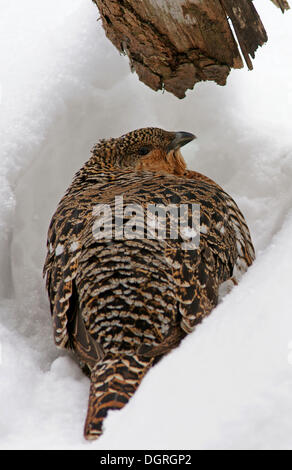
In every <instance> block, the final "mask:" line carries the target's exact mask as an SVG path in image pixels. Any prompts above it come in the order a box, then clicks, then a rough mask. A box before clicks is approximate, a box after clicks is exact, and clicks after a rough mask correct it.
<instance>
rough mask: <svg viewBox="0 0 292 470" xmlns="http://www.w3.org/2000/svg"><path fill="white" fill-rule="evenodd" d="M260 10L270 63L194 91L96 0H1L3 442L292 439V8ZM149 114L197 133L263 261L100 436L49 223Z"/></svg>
mask: <svg viewBox="0 0 292 470" xmlns="http://www.w3.org/2000/svg"><path fill="white" fill-rule="evenodd" d="M256 7H257V8H258V11H259V13H260V14H261V16H262V19H263V21H264V24H265V26H266V28H267V31H268V34H269V42H268V45H266V46H265V47H263V48H262V49H261V50H259V51H258V52H257V54H256V61H255V63H254V66H255V70H254V71H253V72H248V71H247V70H240V71H233V72H232V73H231V76H230V77H229V79H228V84H227V86H226V87H219V86H217V85H215V84H213V83H201V84H199V85H197V86H196V87H195V90H193V91H189V92H188V94H187V98H186V99H184V100H182V101H179V100H177V99H176V98H174V97H173V96H171V95H169V94H166V93H165V94H162V93H154V92H152V91H151V90H150V89H148V88H146V87H145V86H144V85H143V84H142V83H140V82H139V81H138V79H137V76H136V75H132V74H131V73H130V72H129V67H128V60H127V58H125V57H121V56H119V54H118V53H117V52H116V50H115V49H114V48H113V46H112V45H111V43H110V42H109V41H108V40H107V39H106V38H105V37H104V33H103V30H102V28H101V24H100V23H97V22H96V19H97V17H98V11H97V9H96V8H95V7H94V6H93V4H91V2H90V0H87V1H85V0H61V1H60V0H50V1H49V2H46V1H44V0H42V1H40V0H26V1H25V2H23V1H21V0H9V2H7V0H0V8H1V15H0V57H1V71H0V84H1V89H2V104H1V115H0V128H1V142H0V146H1V159H0V178H1V182H0V228H1V230H0V262H1V264H0V266H1V278H0V294H1V303H0V315H1V322H0V346H1V349H0V352H1V364H0V376H1V385H0V447H1V448H25V449H28V448H32V449H34V448H50V449H52V448H71V449H73V448H75V449H76V448H84V449H114V448H120V449H123V448H125V449H135V448H142V449H143V448H147V449H159V448H165V449H187V448H190V449H240V448H245V449H247V448H251V449H271V448H278V449H287V448H289V449H291V448H292V400H291V387H292V300H291V299H292V297H291V278H292V268H291V265H292V211H291V205H292V184H291V181H292V132H291V120H292V76H291V75H292V56H291V47H290V46H291V41H292V27H291V25H292V13H291V12H288V13H286V14H285V15H284V16H283V15H282V14H281V13H280V11H278V10H277V9H276V8H275V7H274V6H273V5H272V3H271V2H268V1H267V0H258V1H257V2H256ZM143 126H160V127H162V128H165V129H168V130H185V131H190V132H194V133H195V134H196V135H197V136H198V139H197V141H196V142H195V143H194V144H191V145H189V146H188V147H186V148H185V151H184V154H185V156H186V159H187V161H188V164H189V166H190V167H191V168H193V169H198V170H199V171H202V172H204V173H205V174H207V175H209V176H211V177H212V178H214V179H215V180H216V181H218V183H219V184H221V185H222V186H223V187H224V188H225V189H226V190H227V191H228V192H229V193H230V194H231V195H233V197H234V198H235V200H236V201H237V202H238V204H239V206H240V208H241V209H242V211H243V212H244V214H245V215H246V218H247V221H248V223H249V225H250V229H251V232H252V236H253V239H254V243H255V246H256V250H257V261H256V262H255V264H254V266H253V267H252V268H251V269H250V270H249V272H248V273H247V274H246V275H245V277H244V278H243V280H242V282H241V283H240V285H239V286H238V287H237V288H235V289H234V290H233V291H232V293H231V294H229V295H228V296H226V297H225V299H224V301H223V302H222V303H221V304H220V305H219V306H218V307H217V309H216V310H215V311H214V312H213V313H212V315H211V316H210V317H209V318H208V319H206V320H205V321H204V322H203V324H202V325H200V326H199V327H198V328H197V330H196V331H195V332H194V334H192V335H191V336H189V337H188V338H187V339H186V340H185V341H184V342H183V344H182V345H181V347H180V348H178V349H177V350H175V351H174V352H173V353H172V354H170V355H169V356H168V357H166V358H165V359H164V360H163V361H161V363H160V364H159V365H157V366H156V367H155V368H153V369H152V370H151V371H150V372H149V373H148V375H147V376H146V378H145V379H144V381H143V383H142V385H141V387H140V388H139V390H138V392H137V393H136V395H135V397H134V398H133V399H132V400H131V402H130V403H129V404H128V405H127V406H126V407H125V408H124V409H123V410H122V411H119V412H111V414H110V416H109V417H108V419H107V420H106V424H105V433H104V436H103V437H102V438H101V439H100V440H99V441H97V442H94V443H90V444H89V443H86V442H85V441H84V440H83V437H82V431H83V422H84V418H85V413H86V406H87V397H88V389H89V381H88V379H87V378H86V377H84V376H83V375H82V373H81V371H80V370H79V368H78V366H77V365H76V364H75V362H74V361H73V360H72V358H71V357H70V356H69V354H67V353H66V352H64V353H63V352H59V351H57V350H56V348H55V346H54V343H53V338H52V331H51V322H50V315H49V308H48V301H47V296H46V293H45V289H44V283H43V280H42V274H41V271H42V264H43V261H44V256H45V242H46V231H47V227H48V224H49V220H50V217H51V215H52V213H53V211H54V209H55V206H56V204H57V202H58V200H59V199H60V197H61V196H62V194H63V192H64V190H65V188H66V187H67V186H68V185H69V183H70V181H71V179H72V176H73V174H74V172H75V171H76V170H77V169H78V168H79V167H80V166H81V165H82V164H83V162H84V161H85V160H86V159H87V158H88V156H89V150H90V148H91V147H92V145H93V144H94V143H95V142H96V141H97V140H98V139H100V138H102V137H109V136H118V135H121V134H122V133H125V132H127V131H129V130H132V129H134V128H137V127H143Z"/></svg>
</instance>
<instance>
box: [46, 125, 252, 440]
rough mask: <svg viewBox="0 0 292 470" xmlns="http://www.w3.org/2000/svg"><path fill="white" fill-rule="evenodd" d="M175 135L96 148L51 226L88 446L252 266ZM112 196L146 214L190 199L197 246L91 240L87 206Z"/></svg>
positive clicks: (234, 224) (237, 219)
mask: <svg viewBox="0 0 292 470" xmlns="http://www.w3.org/2000/svg"><path fill="white" fill-rule="evenodd" d="M181 136H182V133H178V134H177V133H174V132H166V131H163V130H161V129H157V128H145V129H138V130H136V131H133V132H130V133H128V134H126V135H124V136H121V137H119V138H117V139H109V140H103V141H100V142H99V143H98V144H97V145H96V146H95V147H94V149H93V152H92V156H91V158H90V159H89V160H88V161H87V162H86V163H85V164H84V166H83V167H82V168H81V169H80V170H79V172H78V173H77V174H76V176H75V178H74V180H73V182H72V184H71V186H70V187H69V188H68V190H67V192H66V194H65V196H64V197H63V198H62V199H61V201H60V203H59V205H58V207H57V210H56V212H55V214H54V215H53V217H52V220H51V224H50V227H49V231H48V242H47V247H48V252H47V258H46V262H45V266H44V274H46V285H47V289H48V294H49V299H50V306H51V313H52V319H53V329H54V338H55V342H56V345H57V346H58V347H61V348H68V349H72V350H73V351H74V352H75V353H76V356H77V358H78V360H79V362H80V365H81V366H82V367H83V368H84V370H86V371H87V372H88V373H89V375H90V378H91V387H90V394H89V404H88V413H87V418H86V423H85V429H84V435H85V437H86V438H87V439H95V438H97V437H98V436H100V434H101V433H102V423H103V420H104V418H105V416H106V414H107V411H108V410H109V409H119V408H121V407H123V406H124V405H125V404H126V403H127V401H128V400H129V399H130V397H131V396H132V395H133V393H134V392H135V390H136V389H137V387H138V386H139V384H140V382H141V380H142V378H143V377H144V375H145V373H146V372H147V370H148V369H149V368H150V367H151V366H152V365H153V364H155V363H156V362H157V361H158V360H159V359H160V358H161V357H162V356H163V355H164V354H166V353H168V352H169V351H170V350H171V349H173V348H174V347H176V346H178V345H179V343H180V341H181V340H182V338H184V337H185V335H186V334H188V333H190V332H192V331H193V330H194V328H195V326H196V325H197V324H198V323H199V322H200V321H201V320H202V319H203V318H204V317H205V316H206V315H208V314H209V313H210V312H211V311H212V309H213V308H214V307H215V306H216V305H217V302H218V296H219V290H220V288H221V287H222V285H224V284H225V283H226V282H227V283H228V282H230V281H233V283H236V282H237V280H238V279H239V277H240V275H241V274H242V273H243V272H245V271H246V269H247V268H248V266H250V265H251V263H252V262H253V259H254V249H253V245H252V241H251V238H250V233H249V230H248V227H247V224H246V222H245V219H244V217H243V215H242V213H241V212H240V210H239V208H238V207H237V205H236V203H235V202H234V200H233V199H232V198H231V197H230V196H229V195H228V194H227V193H226V192H225V191H224V190H223V189H222V188H221V187H220V186H219V185H217V184H216V183H215V182H214V181H212V180H211V179H210V178H208V177H206V176H204V175H202V174H200V173H197V172H195V171H190V170H187V168H186V164H185V162H184V160H183V157H182V155H181V153H180V150H179V144H176V146H175V147H174V144H173V142H177V139H178V137H179V138H181ZM189 140H191V139H190V138H189ZM184 143H186V142H182V141H181V142H180V144H181V145H183V144H184ZM142 147H143V149H144V153H145V147H146V150H147V154H146V155H141V154H140V153H141V148H142ZM115 196H123V198H124V201H123V202H124V206H126V205H127V204H139V205H140V206H142V207H143V208H144V210H145V211H146V208H147V205H148V204H149V203H152V204H164V205H166V206H167V205H168V204H176V205H178V204H188V205H190V204H199V205H200V224H201V233H200V245H199V247H198V249H192V250H185V249H183V248H182V242H183V240H182V238H181V237H180V238H178V239H167V240H165V239H148V238H134V239H115V238H113V239H111V240H108V239H106V238H101V239H96V237H95V236H94V235H93V233H94V223H95V220H96V217H95V212H94V208H95V207H96V205H97V204H108V205H109V206H110V207H111V208H112V209H114V201H115ZM168 224H169V220H168ZM168 229H169V226H168Z"/></svg>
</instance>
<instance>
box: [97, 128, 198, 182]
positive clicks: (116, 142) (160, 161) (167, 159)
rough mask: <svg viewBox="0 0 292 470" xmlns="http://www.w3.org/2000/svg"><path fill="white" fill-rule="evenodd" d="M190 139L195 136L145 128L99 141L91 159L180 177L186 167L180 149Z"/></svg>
mask: <svg viewBox="0 0 292 470" xmlns="http://www.w3.org/2000/svg"><path fill="white" fill-rule="evenodd" d="M193 139H195V136H194V135H193V134H191V133H189V132H182V131H180V132H169V131H164V130H163V129H159V128H156V127H147V128H143V129H136V130H134V131H132V132H129V133H127V134H124V135H122V136H121V137H118V138H115V139H109V140H101V141H100V142H99V143H98V144H97V145H96V146H95V147H94V149H93V157H95V158H97V159H98V160H99V161H101V160H102V162H103V164H104V165H107V164H109V165H110V166H113V167H116V168H119V169H121V168H122V169H125V168H131V169H133V170H136V171H155V172H163V173H171V174H177V175H181V174H183V173H184V171H185V169H186V164H185V162H184V159H183V157H182V155H181V153H180V148H181V147H182V146H183V145H185V144H187V143H188V142H191V141H192V140H193Z"/></svg>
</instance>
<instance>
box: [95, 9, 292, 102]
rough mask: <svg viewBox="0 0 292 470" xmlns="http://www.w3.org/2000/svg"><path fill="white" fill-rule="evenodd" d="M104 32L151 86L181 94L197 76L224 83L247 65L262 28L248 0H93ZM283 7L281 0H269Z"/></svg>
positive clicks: (262, 37)
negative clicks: (244, 63)
mask: <svg viewBox="0 0 292 470" xmlns="http://www.w3.org/2000/svg"><path fill="white" fill-rule="evenodd" d="M93 1H94V2H95V3H96V5H97V7H98V9H99V12H100V16H101V19H102V24H103V28H104V30H105V32H106V35H107V37H108V38H109V39H110V40H111V42H112V43H113V44H114V45H115V46H116V47H117V49H118V50H119V51H120V52H121V53H125V54H127V55H128V57H129V60H130V65H131V69H132V70H133V71H136V73H137V74H138V76H139V79H140V80H141V81H142V82H144V83H145V84H146V85H148V86H149V87H150V88H152V89H153V90H155V91H157V90H161V89H164V90H167V91H169V92H171V93H173V94H174V95H175V96H177V97H178V98H183V97H184V96H185V92H186V90H187V89H192V88H193V87H194V85H195V84H196V83H197V82H200V81H204V80H213V81H215V82H216V83H218V84H219V85H225V84H226V79H227V76H228V75H229V72H230V70H231V69H232V68H234V69H239V68H242V67H243V61H242V57H241V54H240V52H239V49H238V45H237V42H236V40H235V37H234V35H233V32H232V28H231V25H230V23H232V26H233V29H234V32H235V34H236V37H237V41H238V44H239V46H240V49H241V52H242V55H243V58H244V60H245V62H246V64H247V66H248V68H249V69H252V68H253V66H252V61H251V58H254V54H255V51H256V50H257V48H258V46H262V45H263V44H264V43H265V42H266V41H267V34H266V31H265V28H264V26H263V24H262V22H261V19H260V17H259V15H258V13H257V11H256V9H255V7H254V5H253V3H252V1H251V0H204V1H202V0H143V2H142V1H137V0H93ZM272 1H273V2H274V3H275V4H276V5H277V6H278V7H280V8H281V9H282V11H284V9H287V8H289V5H288V3H287V1H285V0H272Z"/></svg>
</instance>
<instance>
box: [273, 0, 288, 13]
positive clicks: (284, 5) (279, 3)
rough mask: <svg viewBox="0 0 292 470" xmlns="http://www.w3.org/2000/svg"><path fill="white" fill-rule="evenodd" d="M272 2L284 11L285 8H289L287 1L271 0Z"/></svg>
mask: <svg viewBox="0 0 292 470" xmlns="http://www.w3.org/2000/svg"><path fill="white" fill-rule="evenodd" d="M272 2H273V3H274V4H275V5H276V6H277V7H279V8H281V10H282V12H283V13H284V11H285V10H289V9H290V7H289V3H288V2H287V1H286V0H272Z"/></svg>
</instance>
